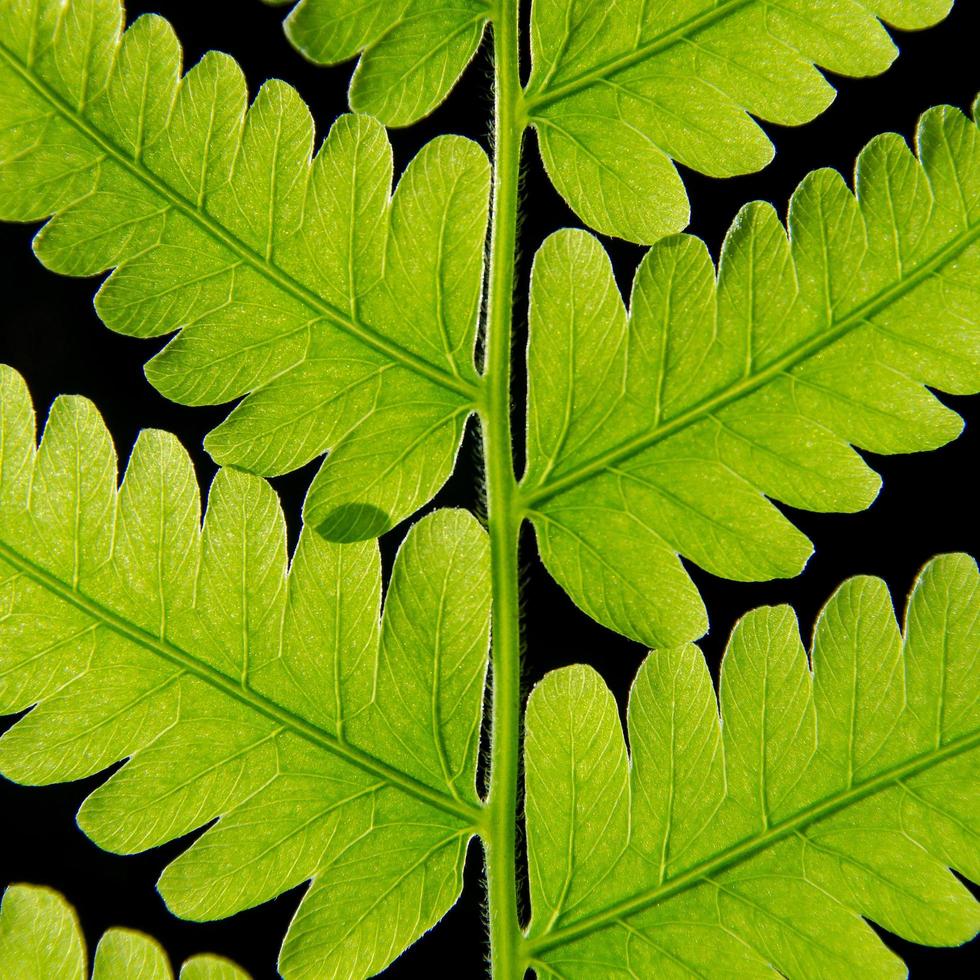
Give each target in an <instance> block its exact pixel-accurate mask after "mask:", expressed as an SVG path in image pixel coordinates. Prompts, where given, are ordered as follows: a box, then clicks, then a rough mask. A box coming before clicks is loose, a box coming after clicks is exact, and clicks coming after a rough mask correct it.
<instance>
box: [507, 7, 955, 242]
mask: <svg viewBox="0 0 980 980" xmlns="http://www.w3.org/2000/svg"><path fill="white" fill-rule="evenodd" d="M951 6H952V0H685V2H683V3H657V4H649V3H646V2H645V0H625V2H620V3H609V2H608V0H535V2H534V6H533V8H532V20H531V57H532V72H531V78H530V81H529V83H528V86H527V92H526V98H525V102H526V107H527V113H528V117H529V120H530V123H531V125H533V126H534V127H535V129H536V130H537V134H538V144H539V146H540V148H541V156H542V158H543V160H544V165H545V169H546V170H547V171H548V173H549V175H550V176H551V179H552V180H553V181H554V184H555V186H556V188H557V189H558V191H559V192H560V193H561V194H562V196H563V197H564V198H565V200H566V201H567V202H568V203H569V205H570V206H571V207H572V209H573V210H574V211H575V212H576V214H578V215H579V216H580V217H581V218H582V219H583V221H585V222H587V223H588V224H590V225H591V226H592V227H593V228H595V229H596V230H598V231H601V232H603V233H605V234H608V235H616V236H619V237H621V238H627V239H629V240H631V241H636V242H643V243H646V244H650V243H652V242H654V241H656V240H657V239H658V238H660V237H662V236H663V235H668V234H671V233H673V232H677V231H680V230H681V229H682V228H684V226H685V225H686V224H687V222H688V216H689V207H688V202H687V195H686V193H685V191H684V185H683V183H682V181H681V178H680V176H679V175H678V173H677V170H676V169H675V167H674V163H673V161H677V162H678V163H682V164H684V165H685V166H687V167H690V168H691V169H693V170H696V171H698V172H699V173H704V174H708V175H710V176H712V177H729V176H732V175H734V174H744V173H750V172H752V171H755V170H760V169H761V168H762V167H764V166H765V165H766V164H767V163H768V162H769V161H770V160H771V159H772V156H773V152H774V151H773V146H772V144H771V143H770V141H769V139H768V137H767V136H766V135H765V133H764V132H763V131H762V130H761V129H760V128H759V126H758V125H757V124H756V123H755V122H754V121H753V120H752V118H751V117H752V116H755V117H756V118H758V119H763V120H766V121H768V122H774V123H780V124H782V125H786V126H795V125H799V124H800V123H805V122H809V121H810V120H811V119H813V118H814V117H815V116H817V115H819V114H820V113H821V112H823V110H824V109H826V108H827V106H828V105H829V104H830V102H831V101H832V99H833V98H834V94H835V93H834V89H833V87H832V86H831V85H830V83H829V82H828V81H827V80H826V79H825V78H824V77H823V76H822V75H821V74H820V72H819V71H817V69H816V67H815V66H817V65H820V66H821V67H823V68H824V69H826V70H828V71H831V72H834V73H835V74H838V75H857V76H864V75H877V74H879V73H880V72H883V71H884V70H885V69H886V68H887V67H888V66H889V65H890V64H891V63H892V60H893V59H894V57H895V55H896V54H897V51H896V49H895V46H894V45H893V44H892V42H891V39H890V38H889V36H888V32H887V31H886V30H885V28H884V26H883V24H882V21H886V22H888V23H889V24H891V25H893V26H894V27H897V28H900V29H902V30H911V29H915V28H922V27H928V26H930V25H932V24H935V23H938V22H939V21H940V20H942V19H943V17H945V16H946V14H947V13H948V12H949V9H950V7H951Z"/></svg>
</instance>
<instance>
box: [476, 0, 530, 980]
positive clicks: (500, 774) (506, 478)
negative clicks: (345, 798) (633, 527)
mask: <svg viewBox="0 0 980 980" xmlns="http://www.w3.org/2000/svg"><path fill="white" fill-rule="evenodd" d="M493 33H494V71H495V104H494V168H493V224H492V228H491V233H490V281H489V305H488V312H487V336H486V350H487V357H486V368H485V375H484V385H485V389H484V398H483V404H482V410H481V420H482V425H483V447H484V454H485V461H486V478H487V514H488V519H489V531H490V562H491V575H492V586H493V670H492V675H493V705H492V709H491V737H490V790H489V794H488V797H487V821H486V827H485V830H484V843H485V847H486V858H487V890H488V896H489V904H490V955H491V967H492V970H493V976H494V980H519V978H521V977H523V976H524V973H525V970H526V967H525V960H524V952H523V936H522V934H521V929H520V922H519V920H518V916H517V852H516V837H517V833H516V828H517V780H518V771H519V758H520V712H521V665H520V623H519V617H518V584H517V543H518V532H519V529H520V524H521V517H520V514H519V511H518V507H517V501H516V496H517V481H516V478H515V476H514V459H513V449H512V444H511V427H510V359H511V327H512V319H513V294H514V265H515V257H516V239H517V195H518V179H519V175H520V166H521V142H522V134H523V131H524V122H523V107H522V99H523V93H522V91H521V82H520V74H519V66H518V2H517V0H497V3H496V5H495V10H494V17H493Z"/></svg>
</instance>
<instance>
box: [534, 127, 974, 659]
mask: <svg viewBox="0 0 980 980" xmlns="http://www.w3.org/2000/svg"><path fill="white" fill-rule="evenodd" d="M917 139H918V154H919V157H918V159H916V158H915V157H914V156H913V155H912V153H910V152H909V149H908V147H907V146H906V145H905V143H904V142H903V141H902V140H901V139H900V138H899V137H898V136H895V135H894V134H887V135H884V136H879V137H877V138H876V139H875V140H873V141H872V142H871V143H870V144H868V146H867V147H866V148H865V149H864V151H863V152H862V153H861V156H860V158H859V160H858V165H857V179H856V187H857V194H856V197H855V195H853V194H852V193H851V192H850V191H849V190H848V189H847V187H846V186H845V184H844V181H843V180H842V179H841V177H840V176H839V175H838V174H837V173H836V172H834V171H831V170H820V171H816V172H815V173H812V174H810V176H809V177H807V178H806V180H804V181H803V183H802V184H801V185H800V187H799V188H798V189H797V191H796V193H795V194H794V195H793V200H792V202H791V204H790V210H789V222H788V224H789V235H788V237H787V232H786V230H785V229H784V228H783V226H782V224H781V223H780V221H779V220H778V218H777V217H776V214H775V212H774V211H773V209H772V208H771V207H770V206H769V205H767V204H761V203H755V204H750V205H748V206H747V207H745V208H744V209H743V210H742V211H741V212H740V213H739V215H738V217H737V218H736V220H735V223H734V225H733V226H732V228H731V231H730V232H729V234H728V237H727V239H726V241H725V245H724V248H723V250H722V255H721V262H720V266H719V269H718V273H717V278H716V275H715V269H714V266H713V265H712V262H711V259H710V257H709V256H708V252H707V250H706V248H705V246H704V244H703V243H702V242H701V241H700V240H699V239H696V238H692V237H689V236H676V237H672V238H669V239H667V240H665V241H663V242H661V243H659V244H657V245H655V246H654V247H653V248H652V249H651V250H650V251H649V252H648V253H647V255H646V257H645V258H644V259H643V262H642V263H641V265H640V268H639V270H638V272H637V274H636V279H635V281H634V284H633V294H632V298H631V303H630V311H629V315H627V312H626V310H625V309H624V307H623V303H622V299H621V297H620V295H619V292H618V290H617V288H616V285H615V282H614V280H613V276H612V270H611V267H610V263H609V259H608V257H607V256H606V254H605V252H604V251H603V249H602V247H601V245H600V244H599V243H598V241H596V239H595V238H593V237H592V236H591V235H589V234H587V233H585V232H580V231H563V232H558V233H557V234H555V235H553V236H552V237H551V238H550V239H548V240H547V241H546V242H545V244H544V245H543V246H542V247H541V249H540V251H539V252H538V255H537V257H536V259H535V263H534V272H533V281H532V287H531V323H530V344H529V351H528V373H529V420H528V442H527V445H528V461H527V472H526V475H525V477H524V480H523V486H524V494H525V499H526V500H527V503H528V507H529V512H530V515H531V518H532V520H533V521H534V523H535V526H536V528H537V534H538V543H539V546H540V551H541V557H542V559H543V561H544V563H545V565H546V566H547V567H548V569H549V570H550V571H551V573H552V574H553V575H554V576H555V578H556V579H557V580H558V581H559V582H560V583H561V584H562V585H563V586H564V588H565V589H566V590H567V591H568V593H569V594H570V595H571V597H572V598H573V599H574V600H575V602H576V603H577V604H578V605H579V606H580V607H581V608H582V609H584V610H585V611H586V612H587V613H589V615H591V616H593V617H594V618H595V619H597V620H598V621H599V622H601V623H603V624H604V625H606V626H609V627H611V628H613V629H616V630H618V631H619V632H621V633H624V634H626V635H627V636H630V637H633V638H635V639H637V640H640V641H642V642H644V643H647V644H649V645H651V646H663V645H668V646H669V645H673V644H677V643H681V642H684V641H686V640H689V639H692V638H694V637H697V636H700V635H701V634H702V633H703V632H704V631H705V629H706V628H707V618H706V614H705V611H704V607H703V605H702V603H701V599H700V596H699V595H698V592H697V589H696V588H695V586H694V584H693V582H692V581H691V580H690V578H689V576H688V574H687V572H686V571H685V570H684V568H683V566H682V565H681V562H680V560H679V557H678V556H682V557H684V558H686V559H689V560H690V561H693V562H694V563H695V564H697V565H699V566H701V567H702V568H704V569H706V570H707V571H709V572H711V573H713V574H715V575H720V576H723V577H725V578H730V579H737V580H744V581H754V580H761V579H772V578H781V577H788V576H792V575H796V574H797V573H798V572H799V571H800V570H801V569H802V568H803V566H804V564H805V563H806V561H807V558H808V557H809V555H810V550H811V549H810V543H809V541H808V540H807V539H806V537H804V536H803V535H802V534H801V533H800V532H799V531H798V530H797V529H796V528H795V527H794V526H793V525H792V524H791V523H790V521H789V520H788V519H787V518H786V517H785V516H783V514H782V513H781V512H780V511H779V510H777V509H776V507H775V506H773V504H772V503H770V501H769V499H767V498H771V499H772V500H778V501H782V502H784V503H786V504H789V505H791V506H793V507H798V508H802V509H805V510H813V511H846V512H850V511H858V510H862V509H863V508H865V507H867V506H868V505H869V504H870V503H871V502H872V500H874V498H875V495H876V493H877V491H878V487H879V479H878V476H877V475H876V474H875V473H874V472H873V471H872V470H871V469H869V467H868V466H867V465H866V464H865V463H864V461H863V460H862V459H861V457H860V456H859V455H858V454H857V453H856V452H855V451H854V449H852V448H851V446H852V445H853V446H856V447H858V448H859V449H866V450H870V451H872V452H875V453H907V452H914V451H919V450H925V449H933V448H936V447H938V446H941V445H943V444H944V443H946V442H948V441H949V440H951V439H953V438H955V437H956V436H957V435H958V434H959V432H960V430H961V427H962V423H961V421H960V419H959V418H958V416H957V415H955V414H954V413H953V412H952V411H950V410H949V409H947V408H945V407H944V406H943V405H942V404H941V403H940V402H939V401H938V400H937V399H936V398H935V397H934V396H933V395H932V394H931V393H930V392H929V391H928V389H927V388H926V385H928V386H930V387H932V388H938V389H940V390H942V391H947V392H952V393H956V394H965V393H968V392H974V391H977V390H978V389H980V329H978V328H980V245H978V242H977V238H978V236H980V138H978V131H977V126H976V125H975V124H974V123H973V122H972V121H970V120H968V119H967V118H965V117H964V116H963V115H962V114H961V113H960V112H959V111H957V110H955V109H950V108H948V107H944V108H936V109H931V110H930V111H929V112H927V113H926V114H925V115H924V116H923V117H922V119H921V121H920V124H919V129H918V134H917Z"/></svg>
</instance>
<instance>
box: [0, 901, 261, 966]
mask: <svg viewBox="0 0 980 980" xmlns="http://www.w3.org/2000/svg"><path fill="white" fill-rule="evenodd" d="M87 966H88V963H87V957H86V953H85V939H84V937H83V936H82V930H81V927H80V926H79V924H78V918H77V917H76V915H75V910H74V909H73V908H72V907H71V906H70V905H69V904H68V902H66V901H65V899H64V896H63V895H60V894H59V893H58V892H56V891H52V890H51V889H50V888H41V887H39V886H37V885H11V886H10V887H9V888H7V890H6V891H5V892H4V893H3V905H2V907H0V976H3V977H4V978H6V980H85V977H87V976H88V975H89V973H88V969H87ZM91 978H92V980H135V978H138V980H173V972H172V971H171V969H170V961H169V960H168V959H167V954H166V953H165V952H164V951H163V949H162V948H161V947H160V945H159V943H157V942H156V941H155V940H153V939H151V938H150V937H149V936H145V935H143V933H141V932H134V931H133V930H131V929H120V928H113V929H109V930H107V931H106V932H105V934H104V935H103V936H102V938H101V939H100V940H99V945H98V946H97V947H96V950H95V963H94V965H93V967H92V974H91ZM180 980H249V977H248V974H247V973H245V971H244V970H241V969H239V968H238V967H237V966H235V965H234V963H231V962H229V961H228V960H226V959H224V958H223V957H221V956H211V955H201V956H192V957H191V958H190V959H188V960H186V961H185V962H184V965H183V966H182V967H181V969H180Z"/></svg>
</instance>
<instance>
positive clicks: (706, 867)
mask: <svg viewBox="0 0 980 980" xmlns="http://www.w3.org/2000/svg"><path fill="white" fill-rule="evenodd" d="M978 746H980V731H974V732H970V733H968V734H966V735H961V736H959V737H958V738H954V739H952V740H951V741H949V742H947V743H946V744H945V745H943V746H941V747H939V748H933V749H930V750H929V751H928V752H923V753H921V754H919V755H917V756H913V757H912V758H911V759H909V760H907V761H906V762H904V763H902V764H901V765H898V766H893V767H892V768H890V769H887V770H885V771H884V772H882V773H879V774H878V775H877V776H875V777H873V778H872V779H869V780H866V781H865V782H863V783H861V784H859V785H857V786H852V787H850V788H849V789H846V790H843V791H842V792H839V793H834V794H832V795H831V796H829V797H826V798H824V799H823V800H821V801H817V802H815V803H813V804H811V805H810V806H808V807H804V808H803V809H802V810H799V811H798V812H797V813H795V814H794V815H793V816H792V817H789V818H788V819H786V820H784V821H781V822H777V823H774V824H771V825H770V827H769V829H768V830H767V831H765V832H764V833H761V834H758V835H756V836H755V837H750V838H748V839H746V840H743V841H740V842H739V843H737V844H734V845H732V846H731V847H728V848H726V849H725V850H723V851H720V852H718V853H717V854H715V855H714V856H712V857H710V858H707V859H706V860H704V861H701V862H700V863H699V864H696V865H694V866H693V867H691V868H689V869H688V870H687V871H684V872H683V873H681V874H679V875H677V877H676V878H673V879H671V880H670V881H668V882H667V883H666V884H665V885H660V886H658V887H655V888H650V889H647V890H645V891H642V892H639V893H638V894H635V895H631V896H630V897H629V898H625V899H622V900H621V901H619V902H615V903H613V904H612V905H609V906H607V907H606V908H605V909H603V910H602V911H601V912H593V913H591V914H590V915H587V916H583V917H582V918H580V919H579V920H578V921H576V922H572V923H571V924H570V925H567V926H564V927H562V928H561V929H556V930H555V931H554V932H551V933H548V934H545V935H543V936H540V937H536V938H533V939H530V940H529V941H527V943H526V951H527V954H528V955H529V956H538V955H540V954H541V953H544V952H547V951H548V950H549V949H552V948H554V947H556V946H561V945H563V944H565V943H569V942H572V941H574V940H576V939H581V938H582V937H583V936H587V935H589V934H590V933H593V932H598V931H600V930H602V929H604V928H606V927H608V926H610V925H613V924H615V922H616V921H617V920H619V919H622V918H625V917H627V916H631V915H635V914H637V913H638V912H642V911H643V910H644V909H647V908H649V907H650V906H651V905H655V904H657V903H658V902H662V901H665V900H666V899H668V898H672V897H673V896H674V895H676V894H678V893H679V892H683V891H685V890H686V889H688V888H690V887H693V886H695V885H697V884H699V883H701V882H703V881H707V880H709V879H710V877H711V876H712V875H716V874H720V873H721V872H723V871H726V870H728V869H729V868H731V867H733V866H735V865H738V864H741V863H742V862H743V861H747V860H748V859H749V858H752V857H754V856H755V855H756V854H758V853H760V852H761V851H764V850H766V848H768V847H771V846H772V845H774V844H776V843H778V842H779V841H781V840H783V839H784V838H785V837H788V836H790V835H791V834H794V833H796V832H797V831H800V830H803V829H805V828H806V827H807V826H808V825H809V824H812V823H816V822H817V821H819V820H823V819H824V818H825V817H829V816H832V815H833V814H835V813H837V812H839V811H841V810H844V809H846V808H847V807H849V806H851V805H853V804H855V803H858V802H860V801H861V800H863V799H865V798H867V797H869V796H873V795H874V794H875V793H878V792H881V791H882V790H886V789H890V788H892V787H893V786H895V785H898V784H899V783H900V782H901V781H902V780H903V779H907V778H909V777H911V776H915V775H917V774H918V773H920V772H922V771H923V770H925V769H929V768H931V767H932V766H934V765H938V764H939V763H941V762H945V761H947V760H948V759H952V758H955V757H956V756H958V755H960V754H962V753H964V752H969V751H970V750H971V749H973V748H976V747H978Z"/></svg>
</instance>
